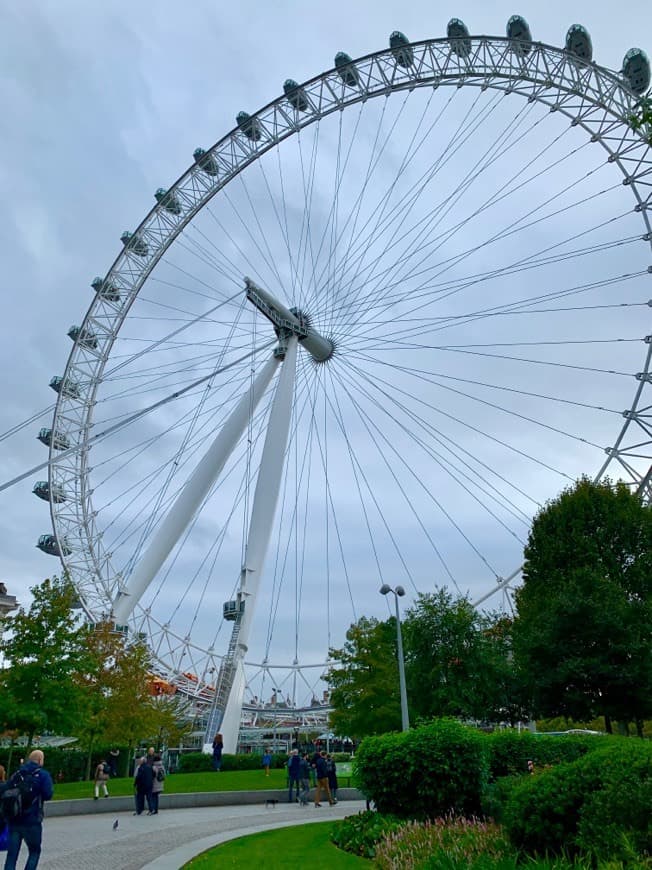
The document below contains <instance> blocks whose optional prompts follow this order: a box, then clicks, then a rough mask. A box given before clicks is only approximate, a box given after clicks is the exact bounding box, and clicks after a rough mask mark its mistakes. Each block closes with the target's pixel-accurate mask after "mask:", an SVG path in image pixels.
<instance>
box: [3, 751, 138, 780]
mask: <svg viewBox="0 0 652 870" xmlns="http://www.w3.org/2000/svg"><path fill="white" fill-rule="evenodd" d="M32 748H35V747H32ZM38 748H39V749H42V750H43V752H44V753H45V768H46V769H47V770H48V771H49V772H50V773H51V774H52V778H53V779H55V780H56V779H57V777H58V776H59V775H60V774H61V777H60V780H59V781H61V782H79V781H81V780H84V779H86V764H87V759H88V753H87V752H86V751H85V750H83V749H80V748H78V747H75V748H67V747H60V746H56V747H55V746H39V747H38ZM116 748H117V749H119V750H120V757H119V760H118V775H119V776H124V768H125V764H126V762H125V759H126V758H127V755H128V751H127V749H126V747H123V746H118V747H115V746H110V747H106V746H104V747H103V746H100V747H99V748H98V749H94V750H93V753H92V756H91V777H92V776H93V774H94V773H95V768H96V766H97V765H98V764H99V762H100V761H101V760H102V759H105V760H106V759H107V756H108V753H109V749H116ZM26 752H27V749H26V747H25V746H14V748H13V753H12V756H11V770H10V771H9V772H10V773H13V772H14V771H15V770H17V769H18V767H19V764H20V759H21V758H23V757H24V756H25V753H26ZM0 764H2V765H3V767H5V768H6V769H8V768H9V766H10V765H9V747H8V746H2V747H0Z"/></svg>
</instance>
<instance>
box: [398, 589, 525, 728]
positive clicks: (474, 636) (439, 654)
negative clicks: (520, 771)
mask: <svg viewBox="0 0 652 870" xmlns="http://www.w3.org/2000/svg"><path fill="white" fill-rule="evenodd" d="M404 635H405V648H406V666H407V675H408V699H409V702H410V707H411V709H412V711H413V713H414V714H416V715H418V716H421V717H423V718H428V719H429V718H432V717H434V716H461V717H463V718H469V719H479V720H490V721H504V720H509V721H513V720H515V719H518V718H520V715H521V711H520V707H519V704H518V701H519V691H518V686H517V685H516V681H515V678H514V671H513V667H512V664H511V621H510V620H509V619H506V618H505V617H504V616H503V615H502V614H483V613H480V612H479V611H477V610H476V609H475V608H474V607H473V605H472V604H471V603H470V602H469V600H468V599H467V598H465V597H462V596H460V597H457V598H455V597H453V595H452V594H451V593H450V592H449V591H448V590H447V589H446V588H443V589H440V590H438V591H437V592H435V593H432V594H429V595H419V596H418V597H417V600H416V603H415V605H414V606H413V607H412V608H411V609H410V610H408V612H407V614H406V617H405V620H404Z"/></svg>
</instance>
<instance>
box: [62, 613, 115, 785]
mask: <svg viewBox="0 0 652 870" xmlns="http://www.w3.org/2000/svg"><path fill="white" fill-rule="evenodd" d="M124 642H125V641H124V635H123V634H122V633H121V632H116V631H115V630H114V627H113V624H112V623H110V622H106V623H97V624H95V625H93V626H87V631H86V634H85V636H84V638H83V647H84V652H85V655H84V656H83V657H82V658H81V660H80V662H79V666H78V668H77V670H76V672H75V674H74V675H73V679H74V682H75V684H76V686H77V689H78V691H79V692H80V696H81V709H80V715H79V718H78V719H77V721H76V722H75V724H74V726H73V730H72V734H74V736H75V737H77V738H79V740H80V743H81V744H82V746H83V747H84V748H85V749H86V753H87V760H86V778H87V779H88V778H90V775H91V764H92V757H93V749H94V747H95V746H96V745H97V743H98V742H99V741H102V742H104V740H105V735H106V732H107V730H108V727H109V723H110V717H111V712H110V705H111V694H112V688H113V686H114V684H115V683H116V681H117V680H118V679H119V665H120V662H121V660H122V657H121V653H122V649H123V646H124Z"/></svg>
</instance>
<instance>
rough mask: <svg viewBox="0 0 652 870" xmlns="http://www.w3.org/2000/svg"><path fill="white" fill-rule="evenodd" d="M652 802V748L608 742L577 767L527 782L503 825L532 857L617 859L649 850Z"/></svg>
mask: <svg viewBox="0 0 652 870" xmlns="http://www.w3.org/2000/svg"><path fill="white" fill-rule="evenodd" d="M651 799H652V748H651V747H650V746H649V745H648V744H647V743H643V742H642V741H634V740H631V741H630V740H626V739H623V740H620V741H617V742H615V743H614V742H611V741H609V743H608V744H606V745H605V746H604V748H603V749H601V750H596V751H595V752H591V753H590V754H588V755H586V756H584V757H583V758H580V759H578V760H577V761H574V762H571V763H568V764H562V765H559V766H558V767H556V768H552V769H550V770H546V771H543V772H542V773H540V774H538V775H535V776H528V777H524V778H523V781H522V782H521V783H520V784H518V785H517V786H516V787H515V788H514V790H513V792H512V795H511V797H510V799H509V801H508V804H507V807H506V810H505V813H504V817H503V822H504V825H505V829H506V831H507V833H508V834H509V837H510V839H511V841H512V843H513V844H514V845H515V846H517V847H518V848H520V849H523V850H525V851H527V852H529V853H537V852H538V853H544V852H549V853H552V854H560V853H562V852H563V851H564V850H566V851H568V852H569V853H570V854H577V853H578V852H580V851H583V852H585V853H588V854H590V855H593V856H596V857H598V858H600V859H601V860H603V861H604V860H607V859H612V858H613V859H619V858H623V857H628V856H629V855H630V854H631V852H632V850H634V851H636V852H637V853H638V854H642V853H643V852H644V851H649V850H650V846H651V845H652V841H651V839H650V833H649V832H648V819H649V807H650V800H651Z"/></svg>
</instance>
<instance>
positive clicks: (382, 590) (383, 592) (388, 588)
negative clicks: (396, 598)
mask: <svg viewBox="0 0 652 870" xmlns="http://www.w3.org/2000/svg"><path fill="white" fill-rule="evenodd" d="M391 591H392V587H391V586H388V585H387V583H383V585H382V586H381V587H380V594H381V595H387V593H388V592H391Z"/></svg>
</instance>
